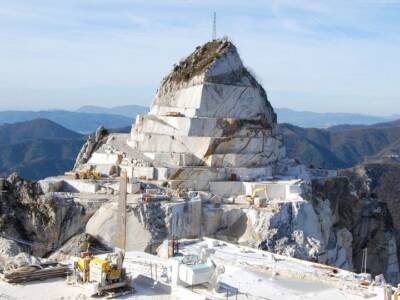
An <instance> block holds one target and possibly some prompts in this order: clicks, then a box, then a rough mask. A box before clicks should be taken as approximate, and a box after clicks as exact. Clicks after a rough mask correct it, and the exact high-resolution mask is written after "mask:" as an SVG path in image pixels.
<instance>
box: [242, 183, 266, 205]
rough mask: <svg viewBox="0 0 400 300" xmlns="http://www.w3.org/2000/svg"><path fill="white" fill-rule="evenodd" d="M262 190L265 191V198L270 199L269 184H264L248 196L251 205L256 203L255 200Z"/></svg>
mask: <svg viewBox="0 0 400 300" xmlns="http://www.w3.org/2000/svg"><path fill="white" fill-rule="evenodd" d="M260 192H264V193H265V199H268V193H267V186H266V185H265V186H263V187H259V188H255V189H254V190H253V191H252V193H251V195H248V196H246V200H247V202H248V203H249V204H250V205H254V200H255V198H256V196H257V194H258V193H260Z"/></svg>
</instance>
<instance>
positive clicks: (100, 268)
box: [74, 250, 130, 296]
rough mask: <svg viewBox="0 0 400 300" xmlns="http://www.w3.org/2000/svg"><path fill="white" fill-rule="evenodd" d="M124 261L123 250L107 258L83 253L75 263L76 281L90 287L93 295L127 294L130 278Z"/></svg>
mask: <svg viewBox="0 0 400 300" xmlns="http://www.w3.org/2000/svg"><path fill="white" fill-rule="evenodd" d="M123 261H124V255H123V252H122V251H121V250H117V251H115V252H113V253H109V254H107V255H106V256H105V257H99V256H94V255H92V253H91V252H90V251H85V252H82V253H81V257H80V258H78V259H76V260H75V261H74V280H75V282H76V283H78V284H82V285H88V286H89V287H90V291H91V294H93V295H95V294H97V295H99V296H101V295H104V294H107V295H108V296H109V295H111V294H113V295H114V296H116V294H118V295H122V294H121V292H123V294H126V293H125V291H129V290H130V289H129V285H130V278H129V277H128V276H127V275H126V272H125V269H124V268H123ZM121 288H128V289H124V290H122V289H121Z"/></svg>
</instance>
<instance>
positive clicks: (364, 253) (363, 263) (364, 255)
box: [361, 248, 368, 273]
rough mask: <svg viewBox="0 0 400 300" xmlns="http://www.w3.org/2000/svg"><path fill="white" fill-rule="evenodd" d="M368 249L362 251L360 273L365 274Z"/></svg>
mask: <svg viewBox="0 0 400 300" xmlns="http://www.w3.org/2000/svg"><path fill="white" fill-rule="evenodd" d="M367 258H368V248H364V249H363V250H362V259H361V273H367Z"/></svg>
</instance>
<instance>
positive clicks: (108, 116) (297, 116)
mask: <svg viewBox="0 0 400 300" xmlns="http://www.w3.org/2000/svg"><path fill="white" fill-rule="evenodd" d="M148 110H149V109H148V107H144V106H139V105H125V106H115V107H110V108H106V107H100V106H82V107H81V108H79V109H78V110H76V111H66V110H48V111H0V125H2V124H5V123H15V122H23V121H29V120H34V119H37V118H45V119H48V120H51V121H53V122H56V123H58V124H60V125H62V126H63V127H65V128H68V129H70V130H73V131H76V132H81V133H88V132H93V131H95V130H96V129H97V128H98V127H100V126H104V127H106V128H110V129H112V128H122V127H127V126H131V125H132V122H133V121H134V119H135V118H136V115H138V114H144V113H147V112H148ZM275 111H276V113H277V115H278V121H279V123H289V124H292V125H295V126H300V127H305V128H329V127H333V126H341V125H346V126H348V125H372V124H376V123H382V122H389V121H393V120H397V119H400V115H393V116H389V117H379V116H368V115H361V114H351V113H315V112H308V111H302V112H300V111H294V110H291V109H287V108H277V109H275Z"/></svg>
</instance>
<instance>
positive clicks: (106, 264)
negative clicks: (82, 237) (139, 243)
mask: <svg viewBox="0 0 400 300" xmlns="http://www.w3.org/2000/svg"><path fill="white" fill-rule="evenodd" d="M127 181H128V179H127V174H126V172H121V178H120V190H119V202H118V216H117V230H116V232H117V235H116V243H115V246H116V247H115V250H114V252H113V253H107V254H104V255H99V256H95V255H93V254H92V253H91V252H90V251H89V250H87V251H85V252H82V253H81V254H80V257H79V258H76V259H75V261H74V278H73V280H74V283H77V284H80V285H85V286H89V287H90V289H91V294H97V295H104V294H105V295H107V297H108V298H115V297H117V296H121V295H126V294H128V293H132V291H133V289H132V288H131V287H130V283H131V280H130V278H129V276H127V274H126V271H125V269H124V267H123V262H124V256H125V248H126V199H127Z"/></svg>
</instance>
